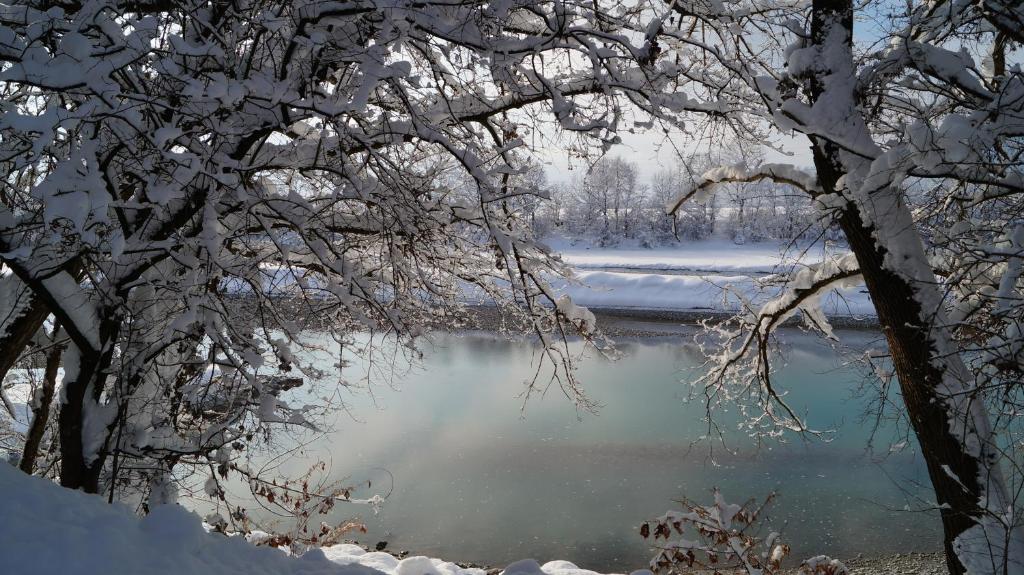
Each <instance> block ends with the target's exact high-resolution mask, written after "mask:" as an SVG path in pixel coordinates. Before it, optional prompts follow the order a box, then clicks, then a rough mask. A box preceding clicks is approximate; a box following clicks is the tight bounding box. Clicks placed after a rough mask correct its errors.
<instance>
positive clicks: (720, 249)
mask: <svg viewBox="0 0 1024 575" xmlns="http://www.w3.org/2000/svg"><path fill="white" fill-rule="evenodd" d="M547 243H548V244H549V246H550V247H551V248H552V249H553V250H554V251H555V252H558V253H560V254H561V256H562V260H563V261H564V262H565V263H567V264H569V265H571V266H573V267H575V268H578V269H583V270H607V269H631V270H649V271H666V272H667V271H684V272H685V271H689V272H714V273H722V274H766V273H774V272H778V271H781V270H788V269H792V268H793V267H794V266H796V265H801V264H803V265H806V264H812V263H815V262H817V261H820V260H821V259H822V256H823V252H824V249H825V248H824V247H823V246H822V245H813V246H808V247H805V248H803V249H801V250H796V249H794V248H791V247H788V245H787V244H784V243H780V242H759V243H750V244H744V245H737V244H735V243H733V242H732V241H729V240H723V239H708V240H700V241H692V242H685V243H680V244H679V245H675V246H660V247H655V248H640V247H606V248H602V247H595V246H590V245H587V244H581V243H577V244H572V243H570V242H568V241H565V240H561V239H556V240H554V241H550V242H547ZM844 252H845V250H838V251H837V250H834V249H833V248H829V254H830V255H832V254H838V255H841V254H842V253H844Z"/></svg>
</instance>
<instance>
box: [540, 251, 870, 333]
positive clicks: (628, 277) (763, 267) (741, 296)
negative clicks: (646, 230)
mask: <svg viewBox="0 0 1024 575" xmlns="http://www.w3.org/2000/svg"><path fill="white" fill-rule="evenodd" d="M548 244H549V246H550V247H551V248H552V249H553V250H555V251H557V252H559V253H561V255H562V259H563V260H564V261H565V262H566V263H568V264H570V265H571V266H572V267H573V268H574V269H575V270H576V276H577V278H576V279H577V280H578V282H577V283H572V284H563V283H562V282H558V286H557V287H558V289H559V290H561V291H562V292H563V293H565V294H568V295H569V296H571V297H572V300H573V301H574V302H575V303H576V304H579V305H582V306H586V307H589V308H594V309H601V308H618V309H644V310H668V311H687V312H698V311H716V312H735V311H738V310H739V309H740V308H741V306H743V305H750V306H752V307H757V306H760V305H762V304H763V303H764V302H766V301H768V300H769V299H771V298H772V297H775V296H776V295H778V293H779V291H778V288H777V287H774V286H773V285H768V284H769V283H770V282H771V281H772V279H773V278H771V277H770V275H769V274H773V273H780V272H791V271H794V270H799V269H801V268H804V267H807V266H812V265H814V264H817V263H819V262H821V261H823V259H826V258H837V257H841V256H843V255H846V253H847V251H846V250H845V249H842V248H833V247H831V246H830V247H828V248H827V250H826V248H825V246H823V245H822V244H814V245H810V246H791V245H788V244H782V243H777V242H762V243H755V244H745V245H736V244H734V243H733V242H731V241H728V240H721V239H711V240H704V241H693V242H683V243H680V244H679V245H676V246H666V247H659V248H650V249H645V248H640V247H606V248H603V247H596V246H593V245H589V244H585V243H570V242H566V241H564V240H560V239H556V240H555V241H551V242H548ZM822 306H823V309H824V311H825V313H826V314H828V315H831V316H872V315H874V308H873V306H872V304H871V299H870V298H869V297H868V295H867V292H866V290H865V289H864V287H863V285H859V286H857V287H850V288H845V289H841V290H837V291H833V292H831V293H830V294H829V295H827V296H826V297H824V298H822Z"/></svg>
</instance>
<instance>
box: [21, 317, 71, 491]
mask: <svg viewBox="0 0 1024 575" xmlns="http://www.w3.org/2000/svg"><path fill="white" fill-rule="evenodd" d="M59 336H60V326H59V325H56V326H54V329H53V341H54V345H53V347H52V348H50V351H49V352H47V354H46V369H45V370H44V371H43V388H42V392H43V393H42V397H40V399H39V405H38V406H36V408H35V409H33V410H32V424H31V425H30V426H29V428H28V433H27V434H26V436H25V448H24V449H23V450H22V452H21V464H20V465H19V467H20V468H21V470H22V471H24V472H25V473H28V474H29V475H31V474H32V472H33V471H34V468H35V462H36V457H37V456H38V454H39V445H40V444H41V443H42V441H43V434H44V432H45V431H46V424H47V423H48V422H49V421H50V406H51V404H52V403H53V391H54V389H56V387H57V370H58V369H59V368H60V358H61V355H62V353H63V351H64V347H63V346H62V345H60V344H59V343H58V342H57V338H58V337H59Z"/></svg>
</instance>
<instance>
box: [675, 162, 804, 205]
mask: <svg viewBox="0 0 1024 575" xmlns="http://www.w3.org/2000/svg"><path fill="white" fill-rule="evenodd" d="M760 180H769V181H772V182H775V183H778V184H786V185H790V186H793V187H795V188H799V189H800V190H803V191H804V192H807V193H808V194H812V195H813V194H817V193H818V192H820V191H821V189H820V187H819V186H818V178H817V177H816V176H814V175H812V174H808V173H807V172H805V171H803V170H801V169H799V168H797V167H796V166H793V165H790V164H762V165H760V166H758V167H756V168H747V167H745V166H742V165H735V166H721V167H718V168H714V169H712V170H708V171H707V172H704V174H703V175H702V176H701V177H700V180H698V181H697V182H696V183H695V184H694V185H693V186H691V187H690V188H689V189H688V190H686V191H685V192H683V193H682V194H680V195H679V196H677V197H676V198H675V199H673V200H672V201H670V202H669V203H668V204H667V205H666V206H665V212H666V213H667V214H669V215H671V214H674V213H676V212H677V211H678V210H679V208H680V207H682V205H683V204H684V203H686V202H688V201H691V200H693V201H702V200H704V199H706V198H707V197H708V196H709V195H710V193H711V190H712V188H714V187H715V186H716V185H718V184H724V183H736V182H757V181H760Z"/></svg>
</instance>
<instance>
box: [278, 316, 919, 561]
mask: <svg viewBox="0 0 1024 575" xmlns="http://www.w3.org/2000/svg"><path fill="white" fill-rule="evenodd" d="M845 337H847V339H850V338H852V339H853V340H855V341H856V340H857V338H862V339H864V338H866V337H867V336H862V335H858V334H855V333H848V334H845ZM787 338H788V339H790V340H791V341H790V343H791V344H792V346H793V347H792V348H791V351H790V352H789V353H788V355H787V358H786V362H787V365H786V367H785V368H784V369H782V371H781V373H780V374H779V375H778V376H777V381H778V382H779V383H781V384H782V385H783V386H784V387H785V388H787V389H789V390H791V391H792V396H791V400H792V403H793V405H794V406H795V407H796V408H798V410H800V411H804V412H806V413H807V415H808V419H809V423H810V424H811V425H812V426H815V427H818V428H822V429H824V428H832V427H834V428H835V429H836V430H837V434H836V435H835V437H834V439H833V441H831V442H830V443H828V444H823V443H820V442H809V443H807V442H802V441H796V442H793V443H790V444H787V445H777V444H775V445H769V446H763V447H761V448H760V449H758V448H757V447H756V446H754V445H752V444H751V443H750V442H749V441H748V440H746V439H745V438H743V437H742V436H741V435H739V434H736V436H735V437H731V438H730V444H731V446H732V447H734V448H735V452H734V453H728V452H726V451H724V450H721V449H718V450H716V451H715V452H714V458H713V459H712V458H711V457H710V456H709V455H708V452H707V449H706V447H705V446H697V447H693V446H692V442H693V440H694V439H695V438H696V437H698V436H700V435H702V434H704V433H706V424H705V423H704V422H703V421H702V416H703V407H702V406H700V405H688V404H684V403H683V401H682V399H681V398H682V397H683V396H684V395H685V393H686V387H685V386H683V385H681V384H680V383H679V381H680V380H685V379H688V378H692V377H694V376H695V375H696V374H695V373H694V367H695V366H698V365H699V364H700V357H699V356H698V355H697V353H696V352H695V350H694V349H693V348H692V347H688V346H685V345H684V342H683V341H682V339H674V338H672V339H665V338H662V339H651V340H632V341H625V342H620V345H619V349H620V350H622V352H623V357H622V358H621V359H620V360H619V361H617V362H614V363H613V362H608V361H607V360H604V359H601V358H590V359H588V360H586V361H585V362H584V363H583V364H582V365H581V368H580V378H581V379H582V380H583V381H584V382H585V383H586V387H587V390H588V393H589V394H590V395H591V397H592V398H593V399H595V400H596V401H597V402H599V403H600V404H601V405H603V406H604V407H603V408H602V409H601V411H600V413H599V414H598V415H590V414H583V415H582V417H580V414H578V413H577V412H576V410H575V409H574V408H573V406H572V405H571V404H570V403H569V402H568V401H566V400H565V399H564V398H563V397H561V396H560V395H559V394H557V393H552V394H549V396H548V397H546V398H545V399H543V400H542V401H531V403H530V404H529V405H527V406H526V409H525V410H523V409H522V407H523V404H522V400H521V399H520V398H519V397H518V396H519V395H520V393H521V391H522V390H523V382H524V380H526V379H528V378H530V377H531V376H532V374H533V370H534V366H533V362H534V361H535V360H536V357H535V355H534V353H533V349H532V348H531V346H530V345H529V344H528V343H526V342H521V341H513V342H510V341H505V340H502V339H500V338H498V337H495V336H493V335H489V334H465V335H461V336H437V337H436V338H435V341H434V345H433V346H429V347H428V348H427V350H426V354H425V357H424V359H423V365H422V366H421V368H420V369H415V370H412V371H409V372H408V373H405V375H404V376H403V377H402V378H401V380H400V381H399V382H397V383H399V385H398V387H400V389H390V388H387V387H376V388H374V390H373V394H372V395H371V394H368V393H363V394H357V395H355V396H354V397H350V398H347V402H348V403H349V407H350V409H351V410H352V413H353V415H354V416H355V418H356V419H358V421H356V420H354V419H353V418H352V417H348V416H344V415H343V416H340V417H339V418H338V419H337V420H336V421H334V424H333V425H334V431H333V432H332V433H330V434H329V435H328V436H327V437H326V438H324V439H323V440H320V441H318V442H316V443H315V444H313V445H311V446H309V447H307V448H306V449H304V450H303V454H304V455H303V457H304V461H305V462H308V461H313V460H316V459H317V458H322V459H324V460H327V461H330V462H331V463H332V466H333V469H334V470H335V472H336V473H337V474H338V475H339V476H340V475H351V476H352V477H353V478H355V479H374V480H375V485H377V486H379V485H381V484H382V483H386V482H387V481H388V480H389V478H387V477H386V474H385V472H383V471H381V469H386V470H388V472H390V474H392V475H393V476H394V481H395V483H394V492H393V494H392V495H391V497H390V498H389V499H388V501H387V502H386V504H385V506H384V508H383V510H382V511H381V513H380V514H379V515H376V516H374V515H373V514H372V513H370V512H369V511H364V510H358V511H360V513H359V514H360V516H361V518H362V519H363V520H364V521H366V523H367V525H368V526H369V528H370V532H369V533H368V534H367V535H365V536H362V537H361V538H362V540H363V541H364V542H367V543H370V544H373V543H374V542H376V541H379V540H387V541H389V543H390V545H389V549H409V550H412V551H414V552H415V553H424V554H430V555H435V556H440V557H444V558H446V559H451V560H461V561H473V562H479V563H485V564H490V565H502V564H504V563H507V562H509V561H512V560H515V559H520V558H523V557H534V558H537V559H539V560H541V561H547V560H551V559H568V560H570V561H573V562H575V563H577V564H578V565H581V566H583V567H587V568H593V569H598V570H605V571H607V570H611V569H616V570H630V569H634V568H637V567H640V566H643V565H644V564H645V562H646V560H647V558H648V556H649V553H648V550H647V548H646V546H645V544H644V541H643V540H642V539H641V538H640V537H639V536H638V534H637V526H638V525H639V524H640V523H641V522H642V521H644V520H645V519H649V518H652V517H654V516H656V515H659V514H661V513H662V512H663V511H664V510H665V509H667V508H669V507H670V506H672V500H673V499H678V498H680V497H684V496H685V497H689V498H691V499H694V500H698V501H701V500H707V499H709V497H710V496H709V492H710V490H711V489H712V488H713V487H716V486H717V487H719V488H721V489H722V491H723V492H724V493H725V494H726V496H727V497H728V498H731V499H733V500H743V499H746V498H748V497H756V498H761V497H763V496H765V495H767V494H768V493H769V492H770V491H772V490H778V491H779V492H780V493H781V497H780V499H779V502H778V504H777V505H776V506H775V507H774V508H773V509H772V511H771V513H770V517H771V525H772V528H773V529H774V530H780V531H782V532H783V534H784V536H785V538H786V539H787V540H788V542H789V543H790V544H791V545H792V547H793V554H794V556H796V557H801V556H806V555H809V554H816V553H828V554H833V555H839V556H850V555H855V554H857V553H861V552H864V553H872V552H897V551H900V552H905V551H913V550H934V549H937V548H938V545H939V534H938V532H937V527H938V521H937V519H936V518H935V517H933V516H931V515H929V516H928V517H921V515H920V514H919V513H916V512H908V511H904V510H903V509H904V508H905V507H907V506H909V507H911V508H917V507H919V506H920V501H919V500H918V498H921V499H925V500H926V499H927V498H928V491H927V489H922V488H920V487H919V486H920V485H927V477H926V474H925V472H924V469H923V465H922V464H921V463H920V462H919V461H918V460H917V459H916V458H915V457H914V455H913V454H912V453H910V452H904V453H899V454H896V455H892V456H890V457H888V458H887V459H885V460H884V461H881V462H879V461H875V460H874V459H873V458H872V457H871V456H870V455H869V454H867V453H866V452H865V445H866V443H867V439H868V436H869V433H870V431H871V429H870V426H866V425H863V424H861V423H860V419H859V417H858V416H859V415H860V414H861V412H862V411H863V408H864V403H863V402H862V401H860V400H857V399H851V397H852V396H851V391H852V390H853V389H854V388H855V387H856V386H857V385H858V384H859V383H860V382H861V380H862V378H863V377H864V376H863V374H861V373H859V372H857V371H854V370H851V369H848V368H842V367H841V366H840V364H839V358H838V356H837V355H836V354H835V353H834V352H833V351H831V350H829V349H828V348H826V347H824V346H821V345H819V344H815V343H814V342H813V340H812V339H810V338H805V337H804V336H800V335H799V334H789V335H787ZM349 359H353V360H354V358H349ZM327 361H328V360H327V359H326V358H325V359H324V362H327ZM330 361H331V362H333V361H334V360H330ZM329 365H330V364H328V363H325V366H329ZM399 367H400V368H401V369H398V370H397V372H398V373H404V372H405V371H406V370H405V369H404V365H402V366H399ZM365 368H366V366H365V365H363V364H359V363H358V362H357V363H356V364H355V365H353V366H351V367H349V368H346V369H348V370H358V369H365ZM325 369H327V367H325ZM328 371H329V370H328ZM730 417H735V415H734V414H723V419H722V421H729V418H730ZM883 433H884V432H883ZM304 461H291V462H289V465H293V466H295V468H296V469H298V468H301V467H302V465H304ZM352 512H353V510H352V508H351V507H347V508H345V509H341V510H339V511H338V515H337V517H335V519H340V518H341V517H345V516H348V515H350V514H351V513H352Z"/></svg>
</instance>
